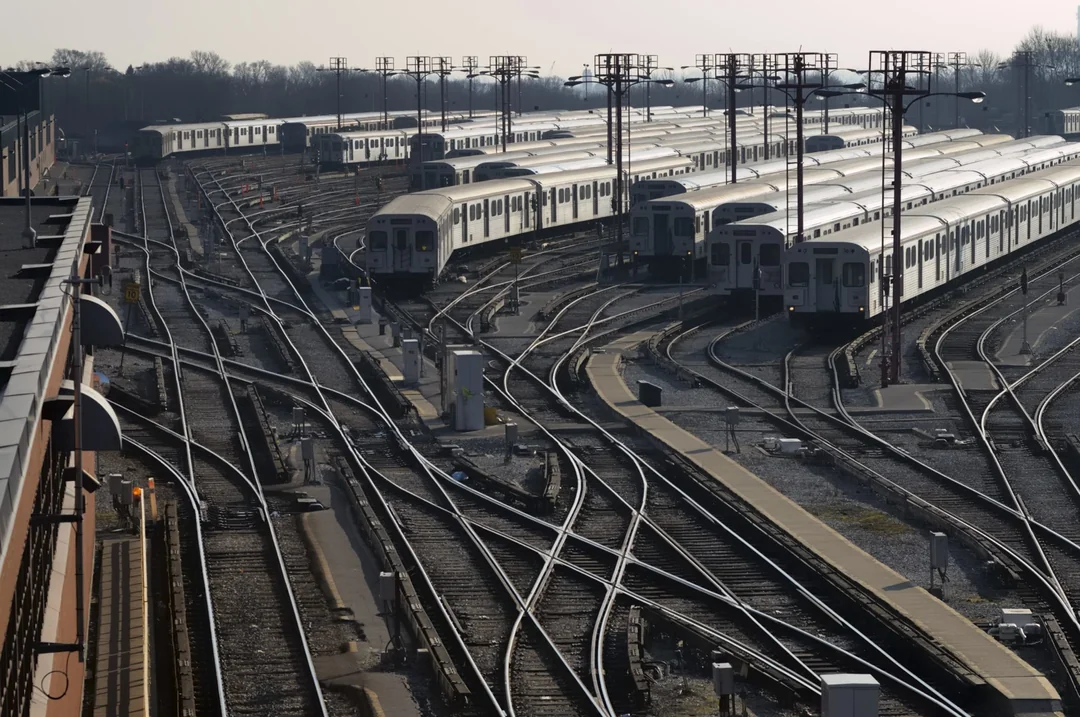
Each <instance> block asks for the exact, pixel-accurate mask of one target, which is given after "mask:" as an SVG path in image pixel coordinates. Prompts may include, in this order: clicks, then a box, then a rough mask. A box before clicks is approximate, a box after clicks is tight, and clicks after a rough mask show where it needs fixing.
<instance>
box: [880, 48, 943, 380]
mask: <svg viewBox="0 0 1080 717" xmlns="http://www.w3.org/2000/svg"><path fill="white" fill-rule="evenodd" d="M930 55H931V53H929V52H922V51H917V50H916V51H912V50H874V51H871V53H870V65H869V67H870V71H871V72H872V73H880V75H881V77H882V82H881V87H880V88H875V87H871V88H870V90H869V92H870V94H872V95H876V96H877V97H880V98H881V99H883V100H885V102H886V103H887V106H888V107H889V117H890V119H891V121H892V145H893V146H892V151H893V211H892V236H893V241H892V352H891V356H889V357H888V358H889V361H888V365H887V366H886V362H885V361H884V360H883V361H882V376H881V385H882V387H886V386H888V385H889V383H890V382H891V383H898V382H899V381H900V360H901V356H902V354H903V343H902V338H903V337H902V331H901V324H900V318H901V308H902V304H903V301H904V246H903V231H902V226H901V207H902V198H903V197H902V182H903V146H904V145H903V142H902V141H901V140H902V138H903V126H904V113H905V112H906V110H907V106H908V105H905V101H906V99H907V98H909V97H913V98H915V100H916V101H921V100H922V98H923V97H925V96H926V95H927V94H929V92H927V91H926V90H925V89H923V88H922V86H921V82H920V81H919V80H918V79H917V77H916V79H915V81H914V82H912V81H911V76H912V75H916V76H917V75H918V74H919V73H920V72H929V67H930V60H931V57H930ZM921 68H926V69H921ZM957 100H958V101H959V98H957ZM883 358H884V357H883ZM886 369H887V371H886Z"/></svg>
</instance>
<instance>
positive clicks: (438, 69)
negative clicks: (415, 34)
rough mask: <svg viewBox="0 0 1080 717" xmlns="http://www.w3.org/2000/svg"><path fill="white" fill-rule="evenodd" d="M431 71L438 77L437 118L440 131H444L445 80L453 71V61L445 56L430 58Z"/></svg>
mask: <svg viewBox="0 0 1080 717" xmlns="http://www.w3.org/2000/svg"><path fill="white" fill-rule="evenodd" d="M431 61H432V69H433V70H434V72H435V74H436V75H438V76H439V116H440V119H441V126H442V131H443V132H445V131H446V78H447V77H449V76H450V73H451V72H453V71H454V60H453V58H451V57H449V56H447V55H441V56H438V57H433V58H431Z"/></svg>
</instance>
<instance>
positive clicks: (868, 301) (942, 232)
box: [782, 160, 1080, 324]
mask: <svg viewBox="0 0 1080 717" xmlns="http://www.w3.org/2000/svg"><path fill="white" fill-rule="evenodd" d="M1078 192H1080V160H1070V161H1069V162H1067V163H1065V164H1062V165H1059V166H1056V167H1053V168H1050V169H1044V170H1042V171H1040V172H1035V173H1032V174H1029V175H1027V176H1024V177H1020V178H1016V179H1009V180H1006V181H1004V182H1000V183H998V184H996V185H995V186H993V187H986V188H983V189H976V190H974V191H972V192H970V193H969V194H965V195H963V196H956V197H950V198H948V199H943V200H941V201H937V202H934V203H932V204H928V205H926V206H923V207H920V208H918V209H915V210H912V211H906V212H904V213H903V222H902V223H901V229H900V235H901V241H902V252H903V253H902V256H901V258H900V259H899V260H900V261H902V262H903V274H902V275H903V281H902V284H901V290H900V292H899V294H900V297H901V301H902V302H904V303H908V302H912V301H916V300H918V299H920V298H921V297H923V296H925V295H926V294H928V293H930V292H933V291H937V290H939V289H941V288H942V287H945V286H948V285H950V284H952V283H954V282H957V281H960V280H963V279H966V278H967V277H969V276H970V275H971V274H973V273H975V272H979V271H981V270H983V269H984V268H985V267H986V266H988V265H989V264H992V263H993V262H995V261H998V260H1000V259H1001V258H1002V257H1005V256H1007V255H1009V254H1010V253H1012V252H1016V251H1019V250H1022V249H1024V248H1026V247H1029V246H1031V245H1033V244H1035V243H1037V242H1039V241H1042V240H1044V239H1046V238H1047V237H1050V236H1052V235H1054V234H1056V233H1058V232H1059V231H1061V230H1062V229H1065V228H1067V227H1070V226H1072V225H1074V224H1075V223H1076V219H1077V216H1076V215H1077V206H1076V205H1077V202H1078V201H1080V194H1078ZM891 230H892V220H891V219H886V220H885V227H884V231H885V232H886V234H889V233H890V232H891ZM881 232H882V227H881V226H880V225H863V226H859V227H853V228H851V229H849V230H847V231H841V232H838V233H836V234H833V235H832V236H831V237H829V238H828V239H823V240H816V241H808V242H802V243H800V244H797V245H795V246H793V247H791V248H790V249H788V250H787V251H786V252H785V253H784V256H783V259H782V270H783V276H784V294H783V300H784V304H785V307H786V309H787V311H788V315H789V316H790V317H791V320H792V321H793V322H796V323H814V324H827V323H834V322H838V323H845V324H846V323H857V322H860V321H863V320H866V319H871V318H874V317H876V316H880V314H881V313H882V311H883V310H884V309H885V307H886V301H885V298H884V292H883V291H882V287H883V285H884V283H885V282H888V283H889V284H890V285H891V278H892V275H893V265H892V262H893V260H894V257H893V255H892V249H893V246H892V242H891V241H888V242H885V244H884V247H883V245H882V241H881ZM896 293H897V292H895V291H890V295H891V298H890V301H891V300H893V299H894V298H895V295H896Z"/></svg>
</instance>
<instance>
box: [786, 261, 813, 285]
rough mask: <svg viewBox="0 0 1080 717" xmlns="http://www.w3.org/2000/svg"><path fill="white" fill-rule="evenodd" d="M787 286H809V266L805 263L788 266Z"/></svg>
mask: <svg viewBox="0 0 1080 717" xmlns="http://www.w3.org/2000/svg"><path fill="white" fill-rule="evenodd" d="M788 285H790V286H810V264H808V263H807V262H805V261H793V262H791V263H790V264H788Z"/></svg>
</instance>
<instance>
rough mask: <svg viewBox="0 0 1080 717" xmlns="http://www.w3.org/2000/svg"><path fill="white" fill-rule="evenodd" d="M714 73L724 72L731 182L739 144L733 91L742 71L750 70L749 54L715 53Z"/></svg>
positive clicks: (737, 90) (735, 172) (736, 90)
mask: <svg viewBox="0 0 1080 717" xmlns="http://www.w3.org/2000/svg"><path fill="white" fill-rule="evenodd" d="M713 67H715V68H716V74H717V76H718V77H719V75H720V73H721V72H723V73H724V84H726V85H727V128H728V138H729V140H730V144H729V146H728V164H729V165H730V167H731V183H732V184H735V183H736V182H737V181H738V176H737V171H738V166H739V144H738V139H737V137H736V125H737V123H736V121H735V120H736V105H735V93H736V92H739V87H738V82H739V78H740V77H741V76H742V74H743V73H746V72H748V71H749V70H750V55H746V54H736V53H731V54H727V55H717V56H716V57H715V58H714V60H713Z"/></svg>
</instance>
